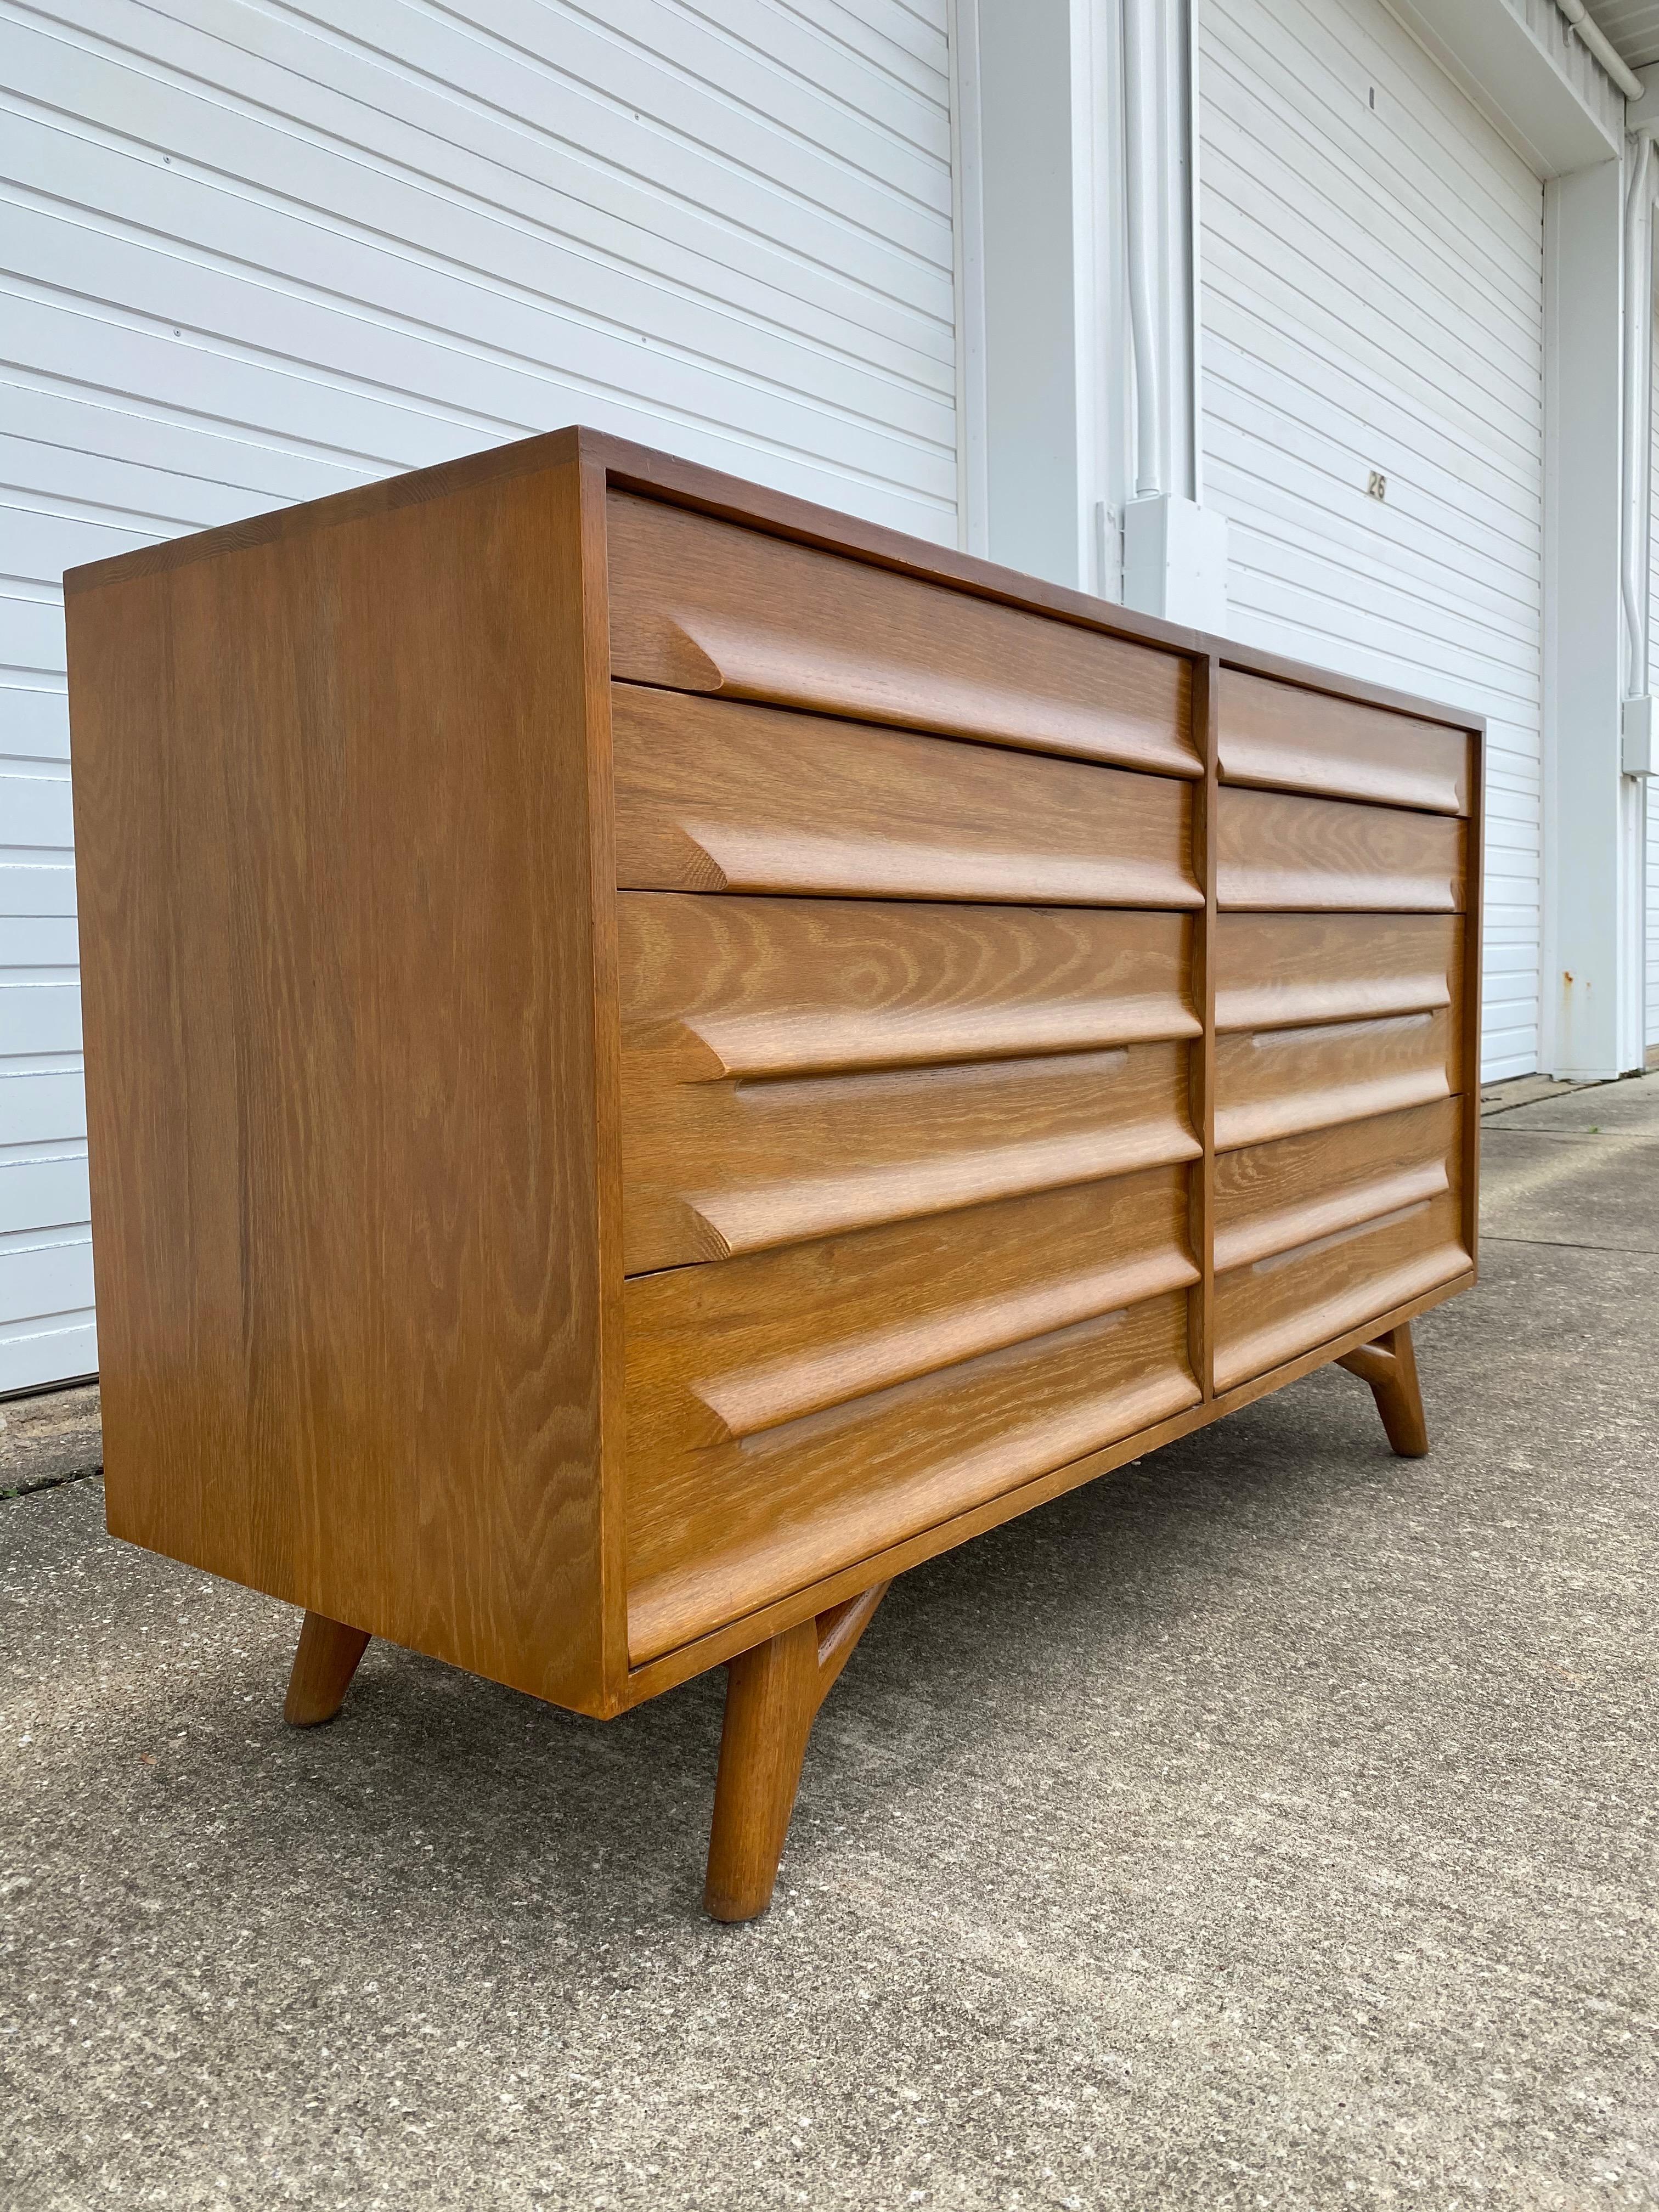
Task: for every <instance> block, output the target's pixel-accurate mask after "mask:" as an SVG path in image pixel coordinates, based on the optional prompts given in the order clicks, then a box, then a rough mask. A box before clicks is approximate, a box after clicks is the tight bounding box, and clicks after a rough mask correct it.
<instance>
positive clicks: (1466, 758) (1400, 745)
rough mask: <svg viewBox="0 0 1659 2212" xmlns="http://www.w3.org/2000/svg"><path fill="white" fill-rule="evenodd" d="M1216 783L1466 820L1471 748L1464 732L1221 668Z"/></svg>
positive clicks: (1240, 671) (1327, 693) (1326, 694)
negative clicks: (1412, 809)
mask: <svg viewBox="0 0 1659 2212" xmlns="http://www.w3.org/2000/svg"><path fill="white" fill-rule="evenodd" d="M1217 722H1218V744H1219V755H1220V769H1221V775H1222V780H1223V781H1224V782H1227V783H1256V784H1273V785H1277V786H1279V787H1280V788H1281V789H1283V790H1286V791H1318V792H1323V793H1327V794H1328V796H1330V797H1332V798H1335V799H1376V800H1379V801H1382V802H1383V803H1385V804H1387V805H1391V806H1416V807H1422V808H1424V809H1425V810H1426V811H1428V812H1430V813H1432V814H1467V813H1468V811H1469V788H1470V782H1471V767H1472V763H1473V758H1474V745H1473V741H1472V739H1471V738H1470V736H1469V733H1468V731H1467V730H1450V729H1446V728H1444V727H1443V726H1442V725H1440V724H1438V723H1436V722H1420V721H1418V720H1415V719H1414V718H1413V716H1412V715H1409V714H1390V713H1389V711H1388V710H1387V708H1382V707H1366V706H1362V705H1361V704H1360V702H1358V700H1357V699H1336V698H1333V697H1332V696H1331V695H1330V693H1329V692H1327V691H1306V690H1303V689H1302V688H1301V687H1300V686H1299V685H1297V684H1279V683H1276V682H1274V681H1273V679H1271V678H1268V677H1265V676H1250V675H1247V674H1246V673H1245V672H1244V671H1243V669H1238V668H1224V669H1223V670H1222V671H1221V690H1220V698H1219V701H1218V708H1217Z"/></svg>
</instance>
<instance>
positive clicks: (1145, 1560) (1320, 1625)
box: [0, 1081, 1659, 2212]
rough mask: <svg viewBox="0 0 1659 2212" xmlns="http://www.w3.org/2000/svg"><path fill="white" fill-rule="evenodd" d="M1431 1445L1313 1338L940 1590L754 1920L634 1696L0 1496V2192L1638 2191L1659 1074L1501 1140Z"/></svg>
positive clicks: (1433, 1407) (668, 2196)
mask: <svg viewBox="0 0 1659 2212" xmlns="http://www.w3.org/2000/svg"><path fill="white" fill-rule="evenodd" d="M1486 1162H1487V1176H1486V1187H1487V1194H1488V1214H1487V1220H1488V1232H1487V1235H1488V1241H1487V1243H1486V1249H1485V1254H1484V1279H1483V1282H1482V1285H1481V1286H1480V1289H1479V1290H1478V1291H1475V1292H1474V1294H1472V1295H1471V1296H1470V1297H1468V1298H1465V1299H1463V1300H1460V1301H1459V1302H1457V1303H1456V1304H1454V1305H1452V1306H1450V1307H1449V1308H1447V1309H1445V1310H1442V1311H1441V1312H1439V1313H1437V1314H1435V1315H1433V1316H1430V1317H1429V1319H1428V1320H1427V1321H1426V1322H1425V1323H1424V1324H1423V1325H1422V1327H1421V1329H1420V1332H1419V1345H1420V1359H1421V1365H1422V1370H1423V1375H1424V1383H1425V1397H1426V1400H1427V1403H1428V1411H1429V1417H1430V1422H1431V1431H1432V1433H1433V1437H1434V1440H1435V1447H1434V1449H1433V1451H1432V1453H1431V1456H1430V1457H1429V1458H1428V1459H1427V1460H1425V1461H1422V1462H1402V1461H1398V1460H1395V1459H1394V1458H1392V1457H1391V1456H1390V1455H1389V1452H1388V1450H1387V1449H1386V1446H1385V1444H1384V1442H1383V1432H1382V1429H1381V1425H1380V1424H1379V1423H1378V1422H1377V1420H1376V1416H1375V1413H1374V1412H1373V1410H1372V1407H1371V1403H1370V1396H1369V1394H1368V1393H1367V1392H1366V1391H1365V1390H1364V1388H1363V1387H1362V1386H1361V1385H1360V1384H1358V1383H1357V1382H1355V1381H1354V1380H1353V1379H1352V1377H1349V1376H1343V1375H1341V1374H1340V1373H1337V1372H1334V1371H1328V1372H1327V1373H1325V1374H1323V1375H1321V1376H1314V1377H1311V1378H1310V1379H1309V1380H1308V1381H1306V1382H1304V1383H1300V1384H1297V1385H1296V1386H1294V1387H1293V1388H1291V1389H1289V1390H1287V1391H1285V1392H1284V1393H1281V1394H1280V1395H1279V1396H1277V1397H1275V1398H1273V1399H1272V1400H1269V1401H1266V1402H1265V1403H1263V1404H1261V1405H1260V1406H1257V1407H1253V1408H1250V1409H1249V1410H1248V1411H1247V1412H1245V1413H1242V1414H1239V1415H1237V1416H1235V1417H1233V1418H1232V1419H1230V1420H1228V1421H1227V1422H1225V1423H1224V1424H1222V1425H1219V1426H1218V1427H1217V1428H1215V1429H1212V1430H1211V1431H1206V1432H1205V1433H1203V1434H1201V1435H1199V1436H1196V1437H1191V1438H1188V1439H1187V1440H1186V1441H1185V1442H1183V1443H1181V1444H1179V1445H1177V1446H1174V1447H1172V1448H1170V1449H1169V1450H1167V1451H1165V1452H1163V1453H1161V1454H1158V1455H1156V1456H1153V1457H1150V1458H1148V1459H1147V1460H1146V1461H1145V1462H1143V1463H1141V1464H1140V1465H1139V1466H1137V1467H1135V1468H1131V1469H1128V1470H1126V1471H1125V1473H1124V1474H1121V1475H1120V1476H1118V1477H1116V1478H1113V1479H1109V1480H1106V1481H1103V1482H1102V1483H1099V1484H1097V1485H1096V1486H1093V1487H1091V1488H1090V1489H1088V1490H1086V1491H1084V1492H1079V1493H1078V1494H1076V1495H1074V1496H1073V1497H1071V1498H1066V1499H1063V1500H1060V1502H1058V1503H1057V1504H1054V1505H1053V1506H1051V1507H1049V1508H1048V1509H1047V1510H1044V1511H1042V1512H1040V1513H1038V1514H1036V1515H1033V1516H1030V1517H1028V1518H1027V1519H1025V1520H1024V1521H1022V1522H1018V1523H1016V1524H1015V1525H1014V1526H1012V1527H1011V1528H1006V1529H1003V1530H1000V1531H999V1532H997V1533H995V1534H993V1535H991V1536H989V1537H987V1538H985V1539H983V1540H981V1541H980V1542H978V1543H976V1544H975V1545H973V1546H971V1547H969V1548H967V1549H966V1550H965V1551H963V1552H961V1553H957V1554H956V1555H954V1556H952V1557H951V1558H949V1559H942V1560H939V1561H937V1562H935V1563H934V1564H933V1565H930V1566H928V1567H926V1568H923V1569H921V1570H920V1571H917V1572H916V1573H915V1574H913V1575H911V1576H909V1577H907V1578H906V1579H905V1580H904V1581H903V1582H902V1583H900V1584H899V1585H898V1587H897V1588H896V1589H895V1591H894V1593H893V1595H891V1597H890V1599H889V1601H888V1603H887V1605H886V1607H884V1610H883V1612H882V1613H881V1614H880V1615H879V1616H878V1620H877V1621H876V1623H875V1625H874V1626H873V1627H872V1630H871V1631H870V1632H869V1634H868V1635H867V1636H866V1639H865V1642H864V1644H863V1645H862V1647H861V1648H860V1651H859V1653H858V1655H857V1656H856V1658H855V1659H854V1662H853V1664H852V1665H851V1667H850V1668H848V1672H847V1674H845V1675H844V1676H843V1678H842V1682H841V1684H840V1686H839V1687H838V1688H837V1690H836V1692H835V1694H834V1696H833V1698H832V1699H831V1700H830V1702H829V1705H827V1706H826V1708H825V1710H824V1712H823V1717H822V1719H821V1721H820V1723H819V1726H818V1729H817V1733H816V1735H815V1737H814V1741H813V1746H812V1748H811V1753H809V1759H808V1765H807V1771H806V1776H805V1782H804V1784H803V1789H802V1795H801V1802H800V1806H799V1811H798V1814H797V1816H796V1821H795V1826H794V1831H793V1838H792V1841H791V1844H790V1848H789V1852H788V1856H787V1860H786V1863H785V1869H784V1875H783V1879H782V1882H781V1888H780V1897H779V1902H778V1905H776V1906H775V1909H774V1911H773V1913H772V1915H771V1917H769V1919H768V1920H766V1921H765V1922H763V1923H759V1924H757V1925H756V1926H754V1927H751V1928H748V1929H718V1928H715V1927H713V1926H711V1925H710V1924H709V1923H706V1922H704V1921H703V1920H702V1918H701V1917H700V1916H699V1914H698V1911H697V1891H698V1883H699V1878H700V1874H701V1865H702V1850H703V1846H704V1839H705V1834H706V1829H707V1821H708V1809H709V1805H710V1802H711V1798H712V1793H713V1784H714V1753H715V1747H716V1744H717V1741H718V1735H719V1723H720V1683H719V1680H717V1679H712V1678H711V1679H708V1680H702V1681H700V1682H696V1683H693V1684H690V1685H688V1686H686V1687H685V1688H684V1690H682V1691H679V1692H675V1693H672V1694H671V1695H670V1696H668V1697H665V1698H664V1699H659V1701H657V1702H656V1703H655V1704H653V1705H649V1706H647V1707H646V1708H644V1709H643V1710H642V1711H639V1712H637V1713H635V1714H633V1715H631V1716H629V1717H628V1718H626V1719H625V1720H623V1721H621V1722H617V1723H613V1724H611V1725H610V1726H609V1727H605V1726H601V1725H599V1724H598V1723H588V1722H585V1721H580V1720H576V1719H573V1718H570V1717H568V1716H565V1715H562V1714H560V1713H557V1712H555V1711H550V1710H548V1709H545V1708H542V1707H539V1706H538V1705H534V1704H533V1703H532V1702H531V1701H530V1700H528V1699H523V1698H520V1697H516V1696H514V1695H512V1694H510V1693H509V1692H506V1691H503V1690H500V1689H497V1688H495V1687H493V1686H490V1685H489V1684H487V1683H483V1682H481V1681H477V1680H472V1679H471V1678H469V1677H466V1676H464V1675H459V1674H454V1673H452V1672H450V1671H448V1670H447V1669H445V1668H441V1667H439V1666H436V1665H434V1664H432V1663H430V1662H426V1661H424V1660H422V1659H418V1658H416V1657H414V1656H410V1655H409V1654H407V1653H404V1652H400V1651H398V1650H389V1649H386V1648H384V1647H381V1646H378V1645H376V1646H373V1647H371V1650H370V1653H369V1656H368V1659H367V1660H366V1661H365V1662H364V1666H363V1669H362V1674H361V1675H360V1677H359V1680H358V1684H357V1686H356V1690H355V1692H354V1693H353V1696H352V1699H351V1700H350V1702H349V1705H348V1707H347V1710H346V1712H345V1714H344V1716H343V1717H342V1719H341V1720H340V1721H339V1722H338V1723H336V1724H335V1725H334V1726H333V1727H331V1728H330V1729H321V1730H318V1731H316V1732H315V1733H313V1734H309V1735H293V1734H291V1733H289V1732H288V1731H287V1730H285V1729H284V1728H283V1723H282V1720H281V1717H280V1705H281V1698H282V1691H283V1680H284V1674H285V1669H286V1666H287V1662H288V1659H289V1654H290V1652H291V1649H292V1643H293V1638H294V1635H295V1629H296V1626H297V1619H296V1617H295V1615H294V1614H293V1613H290V1612H289V1611H288V1610H287V1609H285V1608H284V1607H281V1606H278V1605H276V1604H273V1603H271V1602H270V1601H266V1600H264V1599H263V1598H259V1597H256V1596H253V1595H250V1594H249V1593H247V1592H246V1591H242V1590H240V1589H234V1588H231V1587H229V1586H228V1585H224V1584H221V1583H215V1582H212V1581H210V1580H209V1579H208V1578H207V1577H204V1576H200V1575H197V1574H193V1573H191V1572H189V1571H185V1570H184V1569H181V1568H178V1567H175V1566H173V1565H168V1564H167V1563H166V1562H164V1561H161V1560H159V1559H153V1558H150V1557H149V1556H147V1555H145V1554H143V1553H138V1552H136V1551H133V1550H131V1549H129V1548H128V1547H125V1546H122V1545H119V1544H117V1543H115V1542H113V1541H111V1540H110V1539H109V1538H108V1537H107V1536H106V1534H104V1533H103V1529H102V1524H101V1501H100V1492H99V1486H98V1484H97V1483H96V1482H95V1481H81V1482H74V1483H70V1484H69V1485H67V1486H63V1487H59V1488H55V1489H51V1490H46V1491H43V1492H38V1493H36V1494H34V1495H32V1496H25V1497H21V1498H13V1499H10V1500H8V1501H5V1502H0V1613H3V1621H4V1642H5V1651H6V1662H5V1667H4V1674H3V1686H0V1747H3V1752H4V1760H3V1769H0V1772H3V1782H0V2204H3V2205H4V2206H5V2207H6V2208H8V2212H59V2208H75V2212H78V2208H81V2207H83V2206H104V2205H123V2204H131V2205H145V2206H161V2207H166V2208H169V2212H171V2208H174V2207H197V2206H200V2207H211V2208H220V2207H224V2208H242V2207H265V2206H281V2205H289V2204H294V2205H301V2204H303V2205H307V2206H313V2207H316V2206H321V2207H334V2206H340V2207H352V2208H358V2207H363V2208H370V2207H378V2206H384V2207H386V2208H389V2212H416V2208H420V2209H421V2212H424V2208H428V2207H432V2208H438V2207H446V2208H447V2207H452V2206H453V2207H458V2208H459V2207H462V2206H465V2207H467V2208H469V2212H476V2208H479V2207H492V2208H493V2207H496V2206H500V2207H512V2208H518V2207H530V2206H565V2205H570V2206H581V2207H586V2206H594V2207H599V2206H615V2207H641V2208H644V2207H650V2208H659V2207H665V2208H677V2207H681V2206H686V2207H691V2206H696V2207H711V2206H713V2207H730V2208H734V2212H740V2208H747V2207H750V2206H755V2207H761V2206H766V2207H770V2206H775V2205H787V2204H807V2205H811V2206H814V2207H826V2208H834V2207H842V2206H846V2207H854V2206H857V2207H864V2206H909V2205H913V2204H924V2205H938V2206H968V2207H981V2206H982V2207H992V2206H995V2207H1008V2208H1016V2207H1018V2208H1026V2207H1036V2206H1047V2205H1062V2206H1090V2207H1093V2206H1109V2207H1137V2208H1138V2207H1142V2206H1146V2207H1152V2206H1158V2207H1169V2206H1181V2207H1187V2206H1192V2207H1203V2208H1211V2207H1233V2206H1238V2207H1255V2206H1262V2205H1266V2206H1270V2207H1281V2206H1282V2207H1303V2206H1306V2207H1317V2208H1321V2212H1328V2208H1330V2207H1333V2206H1337V2205H1353V2206H1367V2207H1369V2206H1382V2205H1395V2204H1407V2203H1415V2204H1420V2205H1425V2206H1431V2207H1434V2208H1437V2212H1454V2208H1462V2207H1472V2206H1481V2205H1487V2206H1493V2207H1498V2206H1502V2207H1515V2206H1522V2207H1528V2208H1533V2207H1536V2208H1547V2212H1558V2208H1559V2212H1585V2208H1589V2207H1602V2206H1607V2207H1612V2206H1659V2027H1656V2010H1659V1926H1656V1921H1659V1915H1656V1887H1659V1885H1656V1852H1655V1838H1656V1815H1655V1799H1656V1790H1655V1769H1656V1754H1655V1746H1656V1739H1659V1727H1656V1721H1659V1711H1656V1694H1655V1657H1656V1624H1659V1589H1656V1577H1655V1557H1656V1552H1655V1537H1656V1518H1659V1516H1656V1506H1655V1447H1656V1441H1659V1362H1656V1358H1655V1352H1654V1347H1655V1340H1656V1336H1659V1176H1656V1173H1655V1167H1656V1164H1659V1082H1651V1081H1650V1082H1643V1083H1632V1084H1628V1085H1619V1086H1615V1087H1610V1088H1608V1089H1604V1090H1601V1091H1585V1092H1579V1093H1577V1094H1574V1095H1572V1096H1571V1097H1566V1098H1554V1097H1546V1098H1543V1099H1541V1100H1540V1101H1539V1102H1538V1103H1537V1104H1535V1105H1534V1106H1523V1107H1521V1108H1517V1109H1512V1110H1511V1111H1510V1112H1507V1113H1503V1114H1499V1115H1494V1116H1493V1117H1492V1119H1491V1120H1489V1121H1488V1122H1487V1124H1486Z"/></svg>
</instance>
